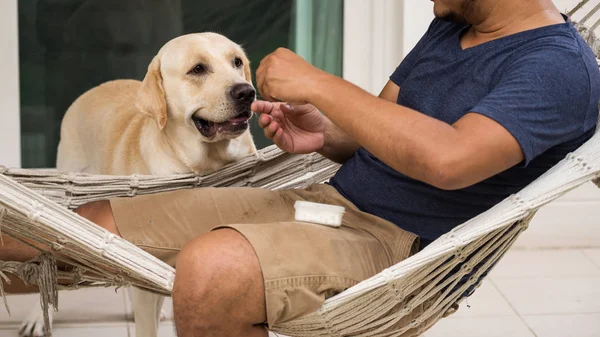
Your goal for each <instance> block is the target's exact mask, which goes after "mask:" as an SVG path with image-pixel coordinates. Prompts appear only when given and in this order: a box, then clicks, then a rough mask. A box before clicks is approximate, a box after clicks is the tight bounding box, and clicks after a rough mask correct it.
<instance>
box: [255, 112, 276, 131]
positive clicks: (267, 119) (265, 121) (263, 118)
mask: <svg viewBox="0 0 600 337" xmlns="http://www.w3.org/2000/svg"><path fill="white" fill-rule="evenodd" d="M272 120H273V117H271V116H270V115H266V114H263V115H260V117H258V125H259V126H260V127H261V128H263V129H264V128H265V127H267V125H269V123H271V121H272Z"/></svg>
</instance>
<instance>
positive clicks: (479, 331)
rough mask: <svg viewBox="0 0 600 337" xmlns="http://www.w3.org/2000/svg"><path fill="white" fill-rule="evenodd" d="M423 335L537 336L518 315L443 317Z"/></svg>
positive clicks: (452, 336)
mask: <svg viewBox="0 0 600 337" xmlns="http://www.w3.org/2000/svg"><path fill="white" fill-rule="evenodd" d="M422 337H535V335H534V334H533V333H532V332H531V331H530V330H529V329H528V328H527V326H526V325H525V323H523V322H522V321H521V320H520V319H519V318H518V317H517V316H513V317H509V316H504V317H468V318H466V317H463V318H446V319H442V320H441V321H439V322H438V323H437V324H436V325H434V326H433V327H432V328H431V329H430V330H429V331H427V332H425V335H424V336H422ZM565 337H566V336H565Z"/></svg>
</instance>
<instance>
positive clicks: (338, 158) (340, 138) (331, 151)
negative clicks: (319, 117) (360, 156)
mask: <svg viewBox="0 0 600 337" xmlns="http://www.w3.org/2000/svg"><path fill="white" fill-rule="evenodd" d="M399 92H400V87H398V86H397V85H396V84H395V83H394V82H392V81H388V83H387V84H386V85H385V87H384V88H383V90H381V93H379V98H382V99H384V100H386V101H390V102H396V100H397V98H398V93H399ZM324 122H325V145H324V146H323V148H322V149H321V150H320V151H319V153H320V154H322V155H323V156H325V157H327V158H329V159H331V160H333V161H335V162H337V163H340V164H341V163H344V162H345V161H346V160H348V159H350V157H352V155H353V154H354V152H356V150H358V148H359V147H360V145H359V144H358V143H357V142H356V141H355V140H354V139H353V138H352V137H350V136H349V135H348V134H347V133H345V132H344V131H342V129H340V128H339V127H337V126H336V125H335V124H334V123H332V122H331V120H330V119H329V118H327V117H325V118H324Z"/></svg>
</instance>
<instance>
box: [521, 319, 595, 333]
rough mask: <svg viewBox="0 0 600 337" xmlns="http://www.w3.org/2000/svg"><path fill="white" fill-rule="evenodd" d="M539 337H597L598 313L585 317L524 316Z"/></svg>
mask: <svg viewBox="0 0 600 337" xmlns="http://www.w3.org/2000/svg"><path fill="white" fill-rule="evenodd" d="M523 319H524V320H525V322H526V323H527V325H529V327H530V328H531V329H532V330H533V331H534V332H535V333H536V334H537V335H538V336H539V337H598V336H600V313H596V314H586V315H558V316H556V315H555V316H524V317H523Z"/></svg>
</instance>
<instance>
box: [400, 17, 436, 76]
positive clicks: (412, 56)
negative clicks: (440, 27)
mask: <svg viewBox="0 0 600 337" xmlns="http://www.w3.org/2000/svg"><path fill="white" fill-rule="evenodd" d="M437 20H438V19H434V20H433V21H432V22H431V24H430V25H429V28H428V29H427V31H426V32H425V34H424V35H423V36H422V37H421V39H420V40H419V42H417V44H416V45H415V47H414V48H413V49H412V50H411V51H410V52H409V53H408V55H406V57H405V58H404V59H403V60H402V62H401V63H400V65H399V66H398V67H397V68H396V70H395V71H394V72H393V73H392V75H391V76H390V80H391V81H392V82H394V83H395V84H396V85H397V86H401V84H402V82H404V80H405V79H406V78H407V77H408V75H410V72H411V71H412V69H413V67H414V65H415V62H416V61H417V59H418V58H419V54H420V53H421V50H423V46H424V45H425V43H426V42H427V40H428V38H429V36H430V35H431V31H432V29H433V27H434V26H435V24H436V22H437Z"/></svg>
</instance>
